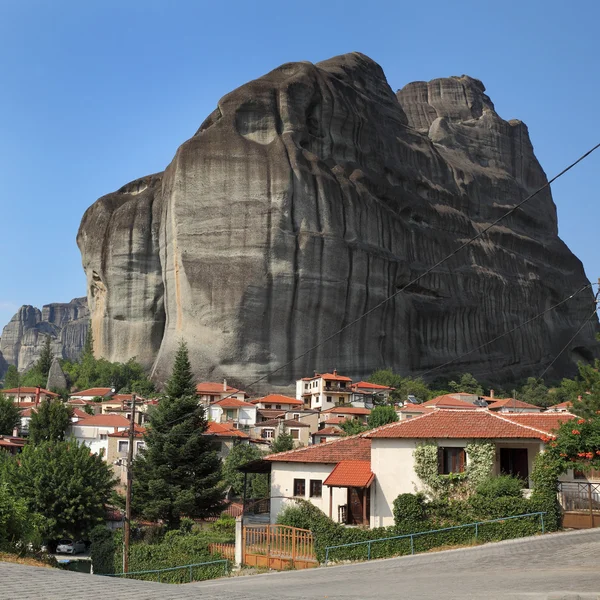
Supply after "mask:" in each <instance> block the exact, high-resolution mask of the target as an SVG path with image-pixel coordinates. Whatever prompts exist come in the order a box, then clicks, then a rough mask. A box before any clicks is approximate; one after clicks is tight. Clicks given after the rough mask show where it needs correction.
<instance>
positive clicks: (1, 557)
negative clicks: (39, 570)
mask: <svg viewBox="0 0 600 600" xmlns="http://www.w3.org/2000/svg"><path fill="white" fill-rule="evenodd" d="M0 562H9V563H16V564H19V565H28V566H30V567H44V568H46V569H52V565H50V564H48V563H46V562H43V561H41V560H37V559H36V558H32V557H30V556H23V557H21V556H18V555H17V554H9V553H8V552H0Z"/></svg>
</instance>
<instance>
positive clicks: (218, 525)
mask: <svg viewBox="0 0 600 600" xmlns="http://www.w3.org/2000/svg"><path fill="white" fill-rule="evenodd" d="M210 528H211V529H212V530H213V531H215V532H217V533H225V534H228V535H232V536H235V517H232V516H231V515H228V514H223V515H221V516H220V517H219V518H218V519H217V520H216V521H215V522H214V523H213V524H212V525H211V526H210Z"/></svg>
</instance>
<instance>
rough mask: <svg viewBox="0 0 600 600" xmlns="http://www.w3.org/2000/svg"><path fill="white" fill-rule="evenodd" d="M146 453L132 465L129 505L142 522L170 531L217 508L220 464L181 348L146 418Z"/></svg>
mask: <svg viewBox="0 0 600 600" xmlns="http://www.w3.org/2000/svg"><path fill="white" fill-rule="evenodd" d="M149 417H150V422H149V427H148V431H147V432H146V435H145V441H146V450H145V451H144V452H141V453H140V454H138V456H137V458H136V460H135V462H134V470H133V473H134V484H133V506H134V510H135V512H136V514H138V515H141V516H143V517H145V518H147V519H151V520H156V519H162V520H163V521H164V522H165V523H166V524H167V525H168V526H169V527H170V528H172V529H175V528H177V527H178V526H179V522H180V520H181V518H182V517H184V516H186V517H197V518H198V517H206V516H211V515H214V514H215V513H217V512H218V511H219V509H220V507H221V505H222V499H223V490H222V488H221V486H220V484H219V482H220V480H221V461H220V460H219V458H218V456H217V454H216V452H215V451H214V450H213V449H212V447H211V440H210V438H209V437H207V436H205V435H203V433H204V431H205V430H206V427H207V421H206V416H205V414H204V409H203V407H202V406H200V405H199V404H198V397H197V395H196V388H195V385H194V380H193V375H192V369H191V366H190V361H189V357H188V351H187V347H186V345H185V344H184V343H183V342H182V343H181V344H180V346H179V349H178V351H177V354H176V356H175V363H174V366H173V372H172V374H171V377H170V378H169V380H168V382H167V386H166V390H165V394H164V396H163V397H162V398H161V399H160V401H159V403H158V406H156V407H155V408H154V410H153V411H152V412H151V413H150V415H149Z"/></svg>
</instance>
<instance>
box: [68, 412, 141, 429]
mask: <svg viewBox="0 0 600 600" xmlns="http://www.w3.org/2000/svg"><path fill="white" fill-rule="evenodd" d="M73 425H75V426H76V427H129V420H128V419H126V418H125V417H124V416H122V415H93V416H89V415H88V417H87V418H86V419H81V421H77V423H73Z"/></svg>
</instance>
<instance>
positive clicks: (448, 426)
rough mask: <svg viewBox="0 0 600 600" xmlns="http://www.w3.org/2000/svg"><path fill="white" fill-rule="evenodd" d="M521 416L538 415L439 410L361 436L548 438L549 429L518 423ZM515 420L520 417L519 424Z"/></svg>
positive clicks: (475, 410) (482, 410) (483, 410)
mask: <svg viewBox="0 0 600 600" xmlns="http://www.w3.org/2000/svg"><path fill="white" fill-rule="evenodd" d="M523 416H531V417H537V416H539V415H535V414H531V415H499V414H497V413H493V412H490V411H488V410H486V409H481V410H478V409H474V410H470V411H467V410H460V411H459V410H452V409H449V410H443V409H438V410H435V411H433V412H431V413H426V414H424V415H420V416H418V417H414V418H412V419H407V420H405V421H399V422H397V423H392V424H390V425H384V426H382V427H379V428H377V429H373V430H372V431H368V432H366V433H364V434H362V435H363V436H365V437H369V438H409V439H436V438H438V439H476V438H480V439H481V438H483V439H504V438H521V439H542V438H544V437H546V436H547V435H548V433H549V429H548V426H546V427H545V428H544V429H540V428H537V427H534V426H533V425H530V424H529V423H525V422H523V423H521V422H520V418H521V417H523ZM515 417H519V421H518V422H517V420H516V419H515Z"/></svg>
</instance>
